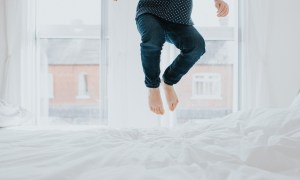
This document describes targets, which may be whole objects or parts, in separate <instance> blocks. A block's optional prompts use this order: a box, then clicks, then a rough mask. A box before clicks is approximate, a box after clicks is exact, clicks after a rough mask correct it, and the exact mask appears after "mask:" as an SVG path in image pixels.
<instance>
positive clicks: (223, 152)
mask: <svg viewBox="0 0 300 180" xmlns="http://www.w3.org/2000/svg"><path fill="white" fill-rule="evenodd" d="M0 179H1V180H15V179H16V180H19V179H20V180H27V179H28V180H65V179H66V180H77V179H80V180H299V179H300V109H298V110H297V109H277V110H275V109H273V110H253V111H247V112H239V113H235V114H232V115H230V116H228V117H226V118H221V119H213V120H201V121H199V122H197V123H189V124H187V125H185V126H182V127H180V128H175V129H163V128H161V129H148V130H142V129H109V128H98V129H97V128H93V129H82V130H80V129H77V130H38V129H35V128H32V129H29V130H22V129H21V128H18V129H15V128H8V129H4V128H3V129H0Z"/></svg>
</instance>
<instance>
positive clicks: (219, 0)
mask: <svg viewBox="0 0 300 180" xmlns="http://www.w3.org/2000/svg"><path fill="white" fill-rule="evenodd" d="M215 6H216V8H217V9H218V11H217V16H218V17H225V16H227V15H228V13H229V6H228V4H227V3H226V2H224V1H223V0H215Z"/></svg>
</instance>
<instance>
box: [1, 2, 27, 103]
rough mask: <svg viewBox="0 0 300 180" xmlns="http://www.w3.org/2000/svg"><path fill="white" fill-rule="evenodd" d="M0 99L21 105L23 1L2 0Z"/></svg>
mask: <svg viewBox="0 0 300 180" xmlns="http://www.w3.org/2000/svg"><path fill="white" fill-rule="evenodd" d="M0 8H1V10H0V28H1V31H0V38H1V39H0V47H1V49H0V51H1V53H0V54H1V55H0V63H1V66H0V67H1V71H0V72H1V75H0V77H1V78H0V83H1V84H0V87H1V89H0V90H1V91H0V92H1V94H0V98H1V99H4V100H6V101H8V102H10V103H14V104H20V100H21V96H20V95H21V94H20V93H21V92H20V70H21V69H20V59H21V52H22V49H21V47H22V41H21V39H22V38H21V34H22V1H18V0H0Z"/></svg>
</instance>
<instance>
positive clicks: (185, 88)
mask: <svg viewBox="0 0 300 180" xmlns="http://www.w3.org/2000/svg"><path fill="white" fill-rule="evenodd" d="M233 45H234V42H232V41H206V49H207V53H206V54H205V55H204V56H203V57H202V58H201V59H200V60H199V61H198V62H197V63H196V64H195V65H194V67H193V68H192V69H191V70H190V71H189V73H188V74H187V75H185V76H184V77H183V78H182V80H181V81H180V83H179V84H178V85H177V86H176V89H177V93H178V96H179V98H180V99H179V101H180V103H179V105H178V108H177V122H178V123H184V122H186V121H188V120H193V119H207V118H214V117H221V116H225V115H227V114H229V113H231V112H232V111H233V67H234V64H233V62H234V61H233V59H234V52H235V49H234V46H233ZM193 88H194V91H195V92H194V93H193Z"/></svg>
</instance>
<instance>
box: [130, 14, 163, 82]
mask: <svg viewBox="0 0 300 180" xmlns="http://www.w3.org/2000/svg"><path fill="white" fill-rule="evenodd" d="M136 23H137V28H138V30H139V32H140V34H141V41H142V42H141V44H140V46H141V59H142V65H143V71H144V73H145V85H146V86H147V87H148V88H157V87H159V85H160V77H159V75H160V56H161V50H162V47H163V44H164V43H165V41H166V40H165V31H164V29H163V27H162V26H161V24H160V19H159V18H157V17H156V16H153V15H151V14H144V15H141V16H140V17H139V18H138V19H137V20H136Z"/></svg>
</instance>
